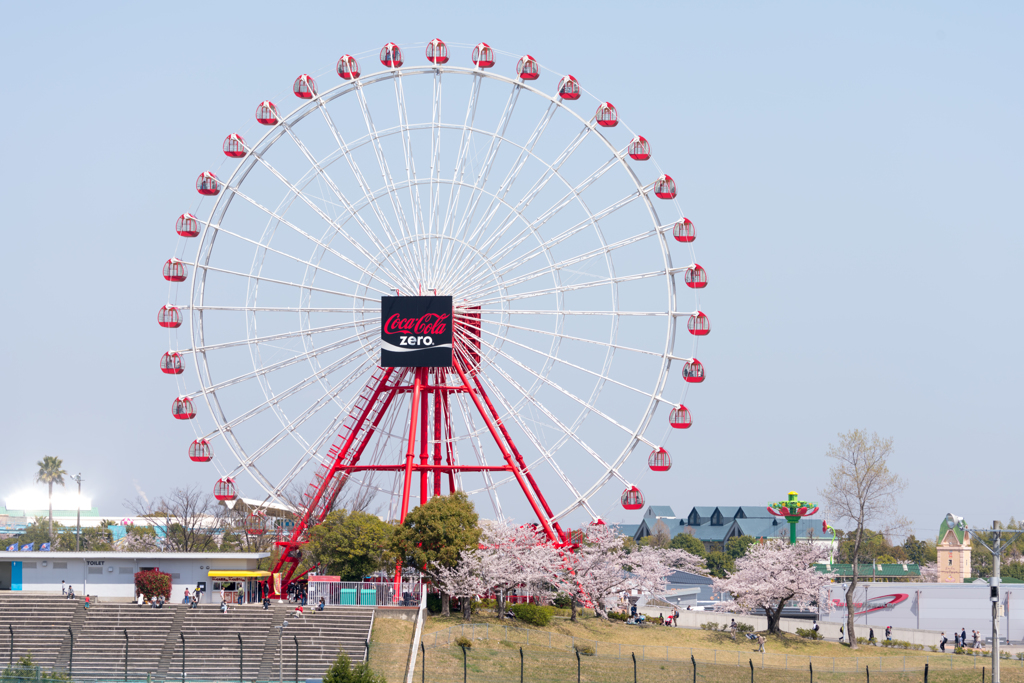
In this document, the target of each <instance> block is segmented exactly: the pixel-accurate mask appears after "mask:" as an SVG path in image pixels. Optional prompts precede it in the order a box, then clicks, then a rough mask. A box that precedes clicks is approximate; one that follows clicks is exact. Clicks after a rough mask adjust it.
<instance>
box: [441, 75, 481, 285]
mask: <svg viewBox="0 0 1024 683" xmlns="http://www.w3.org/2000/svg"><path fill="white" fill-rule="evenodd" d="M482 82H483V75H482V74H474V76H473V85H472V87H471V88H470V90H469V102H468V103H467V105H466V120H465V123H463V125H462V136H461V138H460V139H459V152H458V155H457V156H456V159H455V170H454V171H453V173H452V185H451V187H450V188H449V190H448V206H447V208H446V209H445V215H444V223H442V224H441V234H442V235H446V234H447V233H448V226H449V225H452V229H453V230H454V227H455V226H454V225H453V224H452V217H453V216H454V215H455V213H456V211H457V210H458V206H459V197H460V195H461V194H462V178H463V176H465V174H466V161H467V157H468V156H469V147H470V142H471V140H472V136H473V132H475V129H474V126H473V124H474V123H475V122H476V107H477V103H478V102H479V100H480V84H481V83H482ZM440 266H441V263H440V262H438V263H436V264H435V265H434V267H435V268H439V267H440Z"/></svg>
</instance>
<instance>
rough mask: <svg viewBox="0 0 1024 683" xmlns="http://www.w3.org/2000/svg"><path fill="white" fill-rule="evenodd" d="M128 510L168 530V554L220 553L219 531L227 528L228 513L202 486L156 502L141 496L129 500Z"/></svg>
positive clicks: (180, 489) (126, 504)
mask: <svg viewBox="0 0 1024 683" xmlns="http://www.w3.org/2000/svg"><path fill="white" fill-rule="evenodd" d="M124 504H125V507H127V508H128V509H129V510H131V511H132V512H134V513H135V514H136V515H138V516H140V517H147V518H149V519H151V520H152V523H153V525H154V526H162V527H163V528H164V533H165V538H164V550H167V551H174V552H183V553H204V552H212V551H215V550H217V534H218V530H220V529H222V528H223V527H224V526H225V522H226V519H225V518H226V516H227V514H228V512H227V510H226V509H225V508H224V507H222V506H221V505H218V504H217V501H216V500H215V499H214V497H213V496H212V495H210V494H209V493H208V492H205V491H203V490H201V489H200V488H199V487H198V486H195V485H193V486H185V487H184V488H176V489H172V490H171V492H170V493H169V494H168V495H167V496H166V497H163V498H160V499H159V500H156V501H155V502H152V503H150V502H147V501H146V500H144V499H143V498H142V497H141V496H139V497H137V498H135V499H134V500H125V501H124Z"/></svg>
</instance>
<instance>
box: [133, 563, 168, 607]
mask: <svg viewBox="0 0 1024 683" xmlns="http://www.w3.org/2000/svg"><path fill="white" fill-rule="evenodd" d="M135 590H136V592H138V593H142V595H144V596H145V597H146V599H147V600H151V599H153V598H155V597H156V596H158V595H162V596H164V598H165V599H167V600H170V599H171V575H170V574H168V573H166V572H162V571H160V570H159V569H147V570H144V571H141V572H136V573H135Z"/></svg>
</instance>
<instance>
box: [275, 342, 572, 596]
mask: <svg viewBox="0 0 1024 683" xmlns="http://www.w3.org/2000/svg"><path fill="white" fill-rule="evenodd" d="M453 371H454V372H453ZM452 375H455V376H457V377H458V383H455V384H449V383H448V380H449V379H454V378H453V377H452ZM431 380H433V381H431ZM404 393H407V394H410V395H411V401H410V403H411V406H410V410H409V418H408V420H409V431H408V433H409V438H408V445H407V448H406V452H405V462H404V463H401V464H392V465H380V464H376V465H370V464H364V465H361V464H360V459H361V457H362V455H363V453H364V451H365V450H366V447H367V445H368V444H369V443H370V440H371V438H372V437H373V435H374V433H375V432H376V430H377V427H378V426H379V425H380V423H381V420H382V419H383V418H384V416H385V414H386V413H387V411H388V410H389V409H390V408H391V407H392V405H393V403H394V399H395V398H396V397H397V396H399V395H400V394H404ZM453 394H465V395H467V396H469V398H470V400H471V401H472V403H473V406H474V407H475V408H476V411H477V412H478V413H479V415H480V417H481V418H482V419H483V421H484V424H485V425H486V427H487V431H488V432H489V433H490V435H491V437H492V438H493V439H494V442H495V444H496V445H497V446H498V450H499V451H500V452H501V455H502V458H503V459H504V461H505V464H504V465H493V466H487V465H461V464H457V463H456V462H455V460H454V454H453V452H452V449H451V443H452V442H451V439H450V438H448V436H449V435H450V433H451V431H452V430H451V409H450V405H449V400H450V398H451V396H452V395H453ZM431 432H433V435H432V436H433V438H430V436H431ZM417 434H418V435H419V439H418V440H417ZM442 444H444V446H445V447H444V448H442ZM417 445H418V446H419V453H418V456H419V462H417V460H416V458H417ZM431 445H433V448H431ZM329 456H330V458H331V459H330V461H329V463H328V462H325V463H324V464H323V465H322V466H321V467H320V469H319V470H318V471H317V473H316V476H315V477H314V479H313V481H312V482H310V484H309V487H308V488H307V491H306V493H305V498H306V500H305V503H306V508H305V512H304V513H303V515H302V517H301V519H300V520H299V522H298V524H296V525H295V528H294V529H293V531H292V534H291V538H290V539H289V540H287V541H278V542H277V545H278V546H280V547H281V548H282V553H281V557H280V558H279V559H278V561H277V564H276V566H275V567H274V570H273V573H274V574H281V575H282V582H281V586H282V590H286V589H287V586H288V585H289V584H290V583H292V582H293V581H295V580H296V579H298V578H301V575H300V576H296V571H297V570H298V567H299V565H300V563H301V557H300V556H299V554H298V553H297V552H296V551H298V550H299V548H300V547H301V546H302V545H304V543H305V541H304V540H302V539H303V537H304V536H305V533H306V530H307V529H308V528H309V527H311V526H315V525H317V524H320V523H321V522H323V521H324V519H326V517H327V515H328V514H329V513H330V511H331V509H332V508H333V506H334V502H335V500H336V499H337V497H338V494H339V493H340V492H341V490H342V488H343V487H344V485H345V483H346V482H347V481H348V478H349V476H350V475H351V474H352V473H353V472H367V471H368V472H402V482H403V483H402V502H401V508H400V514H399V523H400V524H401V523H403V522H405V517H406V514H407V513H408V511H409V504H410V502H411V501H412V485H413V480H414V479H415V478H416V475H417V474H418V475H419V496H420V504H421V505H423V504H426V503H427V501H428V500H429V498H430V496H431V495H433V496H440V495H443V493H442V490H443V489H444V486H443V484H444V483H445V481H447V491H448V493H449V494H450V493H452V492H454V491H455V490H456V483H455V475H456V473H459V472H503V473H511V474H512V475H513V476H514V477H515V479H516V482H517V483H518V484H519V487H520V488H521V489H522V491H523V495H524V496H525V497H526V499H527V502H529V504H530V507H531V508H532V509H533V512H534V514H535V515H536V516H537V519H538V520H539V523H540V525H541V527H542V528H543V530H544V533H545V535H546V536H547V538H548V540H550V541H552V542H554V543H560V544H561V543H565V542H566V541H567V535H566V533H565V532H564V531H563V530H562V528H561V526H560V525H559V524H558V522H557V521H555V520H554V519H553V518H554V514H553V512H552V510H551V507H550V506H549V505H548V503H547V501H546V500H545V499H544V495H543V494H542V493H541V491H540V488H539V487H538V486H537V482H536V481H535V480H534V478H533V475H531V474H530V471H529V469H528V468H527V465H526V461H525V460H524V458H523V456H522V454H521V453H520V452H519V449H518V448H516V445H515V442H514V441H513V440H512V437H511V435H510V434H509V433H508V430H507V429H506V428H505V425H504V423H503V422H502V421H501V417H500V416H499V415H498V412H497V410H495V408H494V405H493V404H492V403H491V400H490V398H488V396H487V392H486V391H485V390H484V388H483V385H482V384H481V382H480V379H479V377H478V376H477V372H476V368H473V367H471V368H470V370H469V371H468V372H467V370H466V369H465V368H464V367H463V362H462V361H461V360H459V359H456V360H454V362H453V363H452V366H451V367H426V368H409V367H402V368H385V367H379V368H378V369H377V372H376V373H374V375H373V377H372V378H371V379H370V381H369V382H367V384H366V385H365V386H364V387H363V391H362V393H361V394H360V397H359V399H358V400H357V401H356V404H355V406H354V409H353V411H352V412H351V413H349V416H348V418H347V419H346V420H345V422H344V425H343V427H342V430H341V432H340V433H339V434H338V442H337V443H336V444H335V446H334V447H332V448H331V450H330V452H329ZM431 475H433V487H432V489H431ZM400 567H401V565H399V566H398V568H396V576H395V581H396V582H397V581H399V580H400ZM276 597H280V596H276Z"/></svg>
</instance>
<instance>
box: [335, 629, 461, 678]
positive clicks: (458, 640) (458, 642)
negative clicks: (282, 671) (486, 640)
mask: <svg viewBox="0 0 1024 683" xmlns="http://www.w3.org/2000/svg"><path fill="white" fill-rule="evenodd" d="M455 644H456V645H458V646H459V647H464V648H466V649H467V650H469V649H472V647H473V641H472V640H470V639H469V638H467V637H466V636H459V637H458V638H456V639H455ZM324 683H327V681H326V680H325V681H324Z"/></svg>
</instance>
